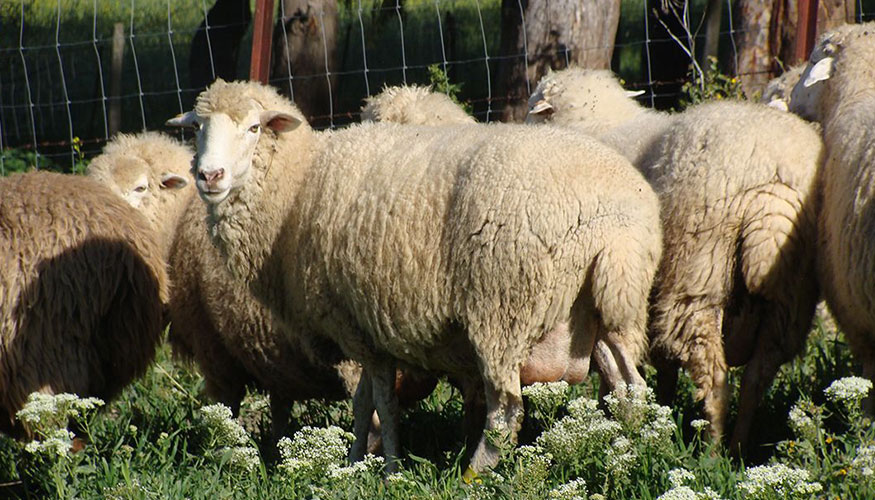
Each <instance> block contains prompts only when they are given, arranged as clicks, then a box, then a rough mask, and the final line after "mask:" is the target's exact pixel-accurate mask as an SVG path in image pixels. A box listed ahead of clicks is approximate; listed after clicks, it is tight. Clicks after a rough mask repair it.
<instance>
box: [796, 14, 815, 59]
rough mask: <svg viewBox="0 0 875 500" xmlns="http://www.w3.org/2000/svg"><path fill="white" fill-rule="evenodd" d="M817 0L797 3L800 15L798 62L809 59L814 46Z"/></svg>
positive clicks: (797, 45)
mask: <svg viewBox="0 0 875 500" xmlns="http://www.w3.org/2000/svg"><path fill="white" fill-rule="evenodd" d="M817 1H818V0H799V4H798V5H797V7H798V9H799V17H798V19H797V22H796V63H801V62H803V61H805V60H806V59H808V55H809V54H811V49H813V48H814V37H815V35H816V34H817Z"/></svg>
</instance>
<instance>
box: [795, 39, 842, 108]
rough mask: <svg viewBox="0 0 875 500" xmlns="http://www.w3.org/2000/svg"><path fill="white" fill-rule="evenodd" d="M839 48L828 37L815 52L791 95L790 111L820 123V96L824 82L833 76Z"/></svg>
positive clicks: (812, 52)
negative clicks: (833, 64) (835, 55)
mask: <svg viewBox="0 0 875 500" xmlns="http://www.w3.org/2000/svg"><path fill="white" fill-rule="evenodd" d="M836 50H837V46H836V45H835V44H834V43H833V42H832V40H831V39H830V38H829V37H827V38H825V39H823V40H822V41H821V42H820V43H818V44H817V46H816V47H815V48H814V50H812V51H811V57H810V58H809V60H808V64H807V65H806V66H805V69H804V70H803V71H802V76H801V77H800V78H799V82H798V83H797V84H796V85H795V86H793V91H792V92H791V93H790V106H789V107H790V111H792V112H793V113H796V114H797V115H799V116H801V117H802V118H805V119H806V120H813V121H820V120H821V119H822V118H823V117H822V116H821V113H820V110H819V109H818V108H819V104H820V94H821V93H822V92H823V87H824V82H825V81H826V80H828V79H829V77H830V76H832V63H833V58H834V54H835V52H836Z"/></svg>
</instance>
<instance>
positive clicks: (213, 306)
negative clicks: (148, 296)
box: [87, 132, 358, 439]
mask: <svg viewBox="0 0 875 500" xmlns="http://www.w3.org/2000/svg"><path fill="white" fill-rule="evenodd" d="M193 157H194V152H193V151H192V150H191V149H190V148H188V147H186V146H184V145H182V144H180V143H179V142H178V141H176V140H174V139H172V138H170V137H168V136H166V135H164V134H159V133H155V132H146V133H143V134H136V135H125V134H121V135H119V136H117V137H115V138H114V139H113V140H112V141H110V142H109V143H108V144H107V146H106V147H105V148H104V151H103V153H102V154H101V155H99V156H97V157H96V158H95V159H94V160H93V161H92V162H91V164H90V165H89V168H88V171H87V175H89V176H91V177H93V178H94V179H95V180H97V181H98V182H101V183H103V184H105V185H107V186H108V187H110V189H112V190H113V191H114V192H116V194H119V195H121V196H122V197H123V198H125V200H126V201H128V202H129V203H130V204H131V205H133V206H135V207H137V208H138V209H139V210H140V212H142V213H143V214H144V215H145V216H146V217H147V218H148V219H149V221H150V222H151V223H152V225H153V227H154V229H156V230H157V232H158V234H159V235H161V238H160V240H159V241H160V244H161V245H160V246H161V247H162V248H163V249H165V255H166V258H167V261H168V265H169V268H170V271H171V273H172V275H173V276H174V283H173V287H172V288H171V295H170V303H169V318H168V319H169V320H170V333H169V336H168V340H169V341H170V344H171V346H172V347H173V353H174V355H177V356H179V357H181V358H183V359H187V360H192V361H194V362H195V363H196V364H197V366H198V368H199V370H200V372H201V374H202V375H203V377H204V382H205V386H206V392H207V394H208V395H210V396H211V397H212V398H214V399H217V400H218V401H220V402H222V403H224V404H226V405H227V406H229V407H230V408H231V409H232V411H233V412H234V414H235V415H236V414H237V411H238V409H239V406H240V402H241V400H242V398H243V396H244V394H245V390H246V387H247V386H250V385H251V386H254V387H259V388H262V389H264V390H266V391H268V392H269V393H270V395H271V422H272V433H273V437H274V438H275V439H279V437H281V436H282V435H283V434H284V433H285V429H286V426H287V424H288V420H289V411H290V410H291V403H292V402H293V401H297V400H303V399H311V398H326V399H343V398H346V397H349V396H350V395H351V394H352V390H354V388H355V383H356V382H357V380H358V373H357V371H356V370H348V369H347V368H346V365H345V364H344V365H341V364H340V363H341V353H340V350H339V349H338V348H337V347H336V346H330V345H327V344H328V343H327V342H323V343H321V344H317V343H315V342H314V341H313V340H312V339H310V338H296V337H291V336H289V335H287V332H286V331H285V330H284V329H283V328H282V326H281V325H280V324H279V321H278V320H277V318H276V317H275V315H274V314H273V313H271V312H270V311H269V310H268V309H267V308H265V307H264V306H262V305H261V304H260V303H259V302H257V301H256V300H255V298H254V297H252V295H251V293H249V291H248V290H247V289H246V286H245V284H243V283H242V282H240V281H239V280H234V279H233V278H232V277H231V275H230V273H228V271H227V270H226V269H225V266H224V264H223V262H222V260H221V257H220V256H219V254H218V250H217V249H216V248H215V247H214V246H213V244H212V242H211V241H210V239H209V236H208V235H207V231H206V224H205V222H204V220H205V219H206V216H207V213H206V207H205V206H204V204H203V203H201V202H200V201H199V200H198V199H197V190H196V189H195V188H194V186H193V185H188V183H187V182H186V181H185V179H184V178H185V177H190V173H189V172H190V170H191V162H192V160H193ZM132 181H135V182H132ZM168 181H170V182H168ZM129 193H133V194H134V195H135V196H125V195H126V194H129ZM316 340H317V341H318V339H316ZM317 351H318V352H317ZM317 360H318V362H317ZM338 370H342V371H343V374H344V375H345V376H346V377H347V378H350V379H352V380H349V381H347V380H345V379H344V378H342V377H341V375H340V374H339V372H338Z"/></svg>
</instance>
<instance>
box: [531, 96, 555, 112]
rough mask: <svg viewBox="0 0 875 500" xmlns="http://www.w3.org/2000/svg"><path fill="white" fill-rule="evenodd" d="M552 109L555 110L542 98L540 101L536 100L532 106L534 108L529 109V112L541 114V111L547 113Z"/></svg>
mask: <svg viewBox="0 0 875 500" xmlns="http://www.w3.org/2000/svg"><path fill="white" fill-rule="evenodd" d="M551 111H553V106H552V105H551V104H550V103H549V102H547V101H545V100H544V99H541V100H540V101H538V102H536V103H535V105H534V106H532V109H530V110H529V114H530V115H540V114H541V113H547V112H551Z"/></svg>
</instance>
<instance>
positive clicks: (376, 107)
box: [362, 85, 476, 125]
mask: <svg viewBox="0 0 875 500" xmlns="http://www.w3.org/2000/svg"><path fill="white" fill-rule="evenodd" d="M362 121H372V122H394V123H406V124H410V125H450V124H454V123H475V122H476V120H474V118H473V117H472V116H471V115H469V114H468V113H466V112H465V110H464V109H462V108H461V106H459V105H458V104H456V103H455V102H453V101H452V99H450V97H449V96H448V95H446V94H441V93H438V92H432V91H431V90H430V89H428V88H427V87H419V86H416V85H410V86H407V85H403V86H395V87H386V88H385V89H383V91H382V92H380V93H379V94H377V95H375V96H372V97H368V98H367V99H366V100H365V106H364V107H363V108H362Z"/></svg>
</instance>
